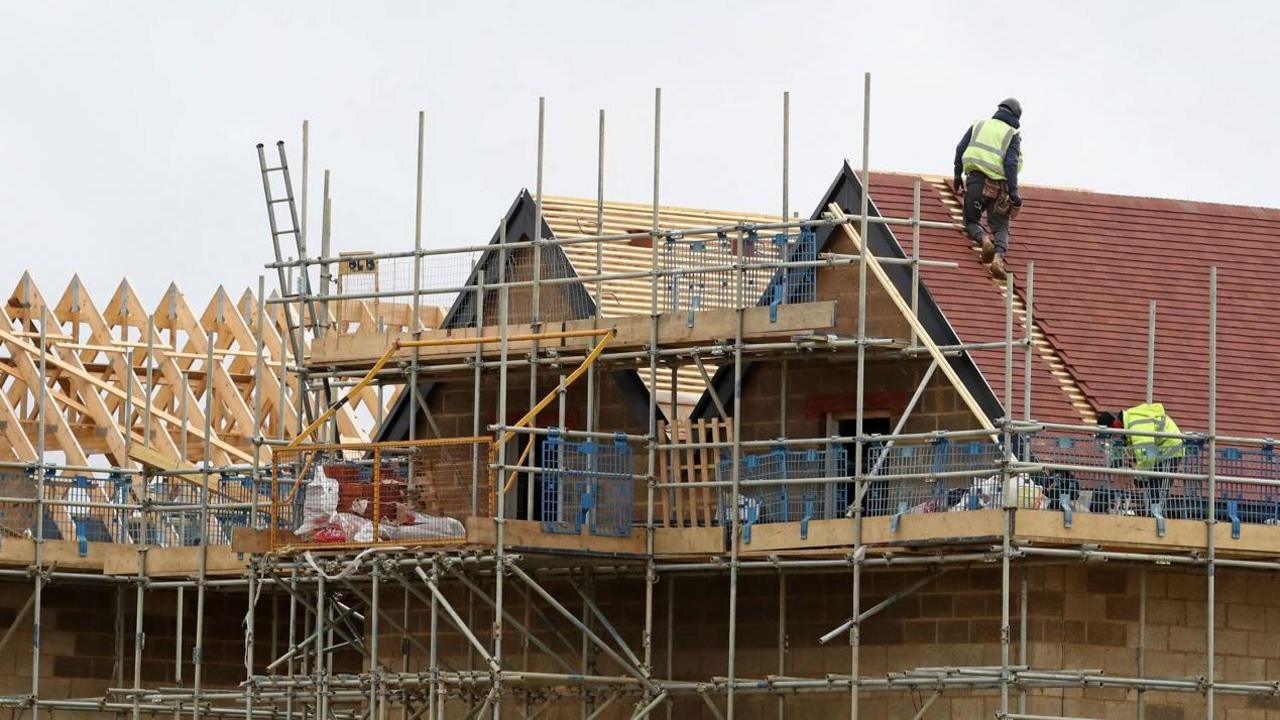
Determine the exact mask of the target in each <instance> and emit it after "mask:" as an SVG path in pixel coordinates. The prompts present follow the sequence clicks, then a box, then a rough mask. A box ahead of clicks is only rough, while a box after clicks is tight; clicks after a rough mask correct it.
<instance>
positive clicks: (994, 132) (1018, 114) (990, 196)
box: [952, 98, 1022, 280]
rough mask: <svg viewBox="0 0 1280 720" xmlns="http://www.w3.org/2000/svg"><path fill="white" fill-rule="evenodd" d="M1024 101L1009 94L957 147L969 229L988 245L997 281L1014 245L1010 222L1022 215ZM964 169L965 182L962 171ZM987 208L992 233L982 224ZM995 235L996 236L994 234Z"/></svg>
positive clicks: (957, 182) (987, 258) (958, 187)
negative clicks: (1010, 232) (1007, 255)
mask: <svg viewBox="0 0 1280 720" xmlns="http://www.w3.org/2000/svg"><path fill="white" fill-rule="evenodd" d="M1021 118H1022V103H1020V102H1018V101H1017V100H1015V99H1014V98H1008V99H1006V100H1004V101H1003V102H1001V103H1000V105H999V106H998V107H997V108H996V112H995V114H994V115H992V116H991V117H990V118H988V119H986V120H979V121H977V122H975V123H974V124H973V125H972V126H971V127H970V128H969V129H968V130H965V132H964V137H962V138H960V144H959V145H957V146H956V161H955V174H954V179H953V180H952V186H953V187H954V188H955V191H956V195H957V196H960V195H963V196H964V229H965V232H966V233H968V234H969V238H970V239H971V240H972V241H973V244H974V245H976V246H978V247H980V248H981V250H982V263H983V264H984V265H986V266H987V270H988V272H990V273H991V276H992V277H994V278H995V279H997V280H1004V278H1005V266H1004V255H1005V252H1007V251H1008V249H1009V221H1010V220H1012V219H1013V218H1016V217H1017V216H1018V212H1019V210H1020V209H1021V208H1022V197H1021V196H1020V195H1018V171H1019V170H1021V169H1022V136H1021V132H1020V130H1019V129H1018V128H1019V126H1020V125H1021ZM962 171H963V172H964V174H965V176H966V177H965V179H964V181H963V182H962V181H961V179H960V173H961V172H962ZM983 211H986V213H987V224H988V225H990V226H991V232H990V233H988V232H985V231H984V230H983V229H982V224H981V222H980V221H981V220H982V213H983ZM993 234H994V235H995V237H994V238H992V235H993Z"/></svg>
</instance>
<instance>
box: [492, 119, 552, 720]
mask: <svg viewBox="0 0 1280 720" xmlns="http://www.w3.org/2000/svg"><path fill="white" fill-rule="evenodd" d="M546 119H547V99H546V98H545V97H539V98H538V170H537V177H536V183H537V184H536V185H535V187H534V192H535V195H534V198H533V238H532V239H533V278H532V280H533V288H532V292H531V298H530V300H531V302H530V312H531V313H532V315H531V316H530V318H529V328H530V330H531V331H532V332H534V333H537V332H540V331H541V330H542V252H543V247H544V246H543V244H542V241H543V237H542V159H543V148H544V146H545V137H546ZM538 361H539V349H538V341H537V340H534V341H533V342H531V343H529V407H530V408H532V407H533V406H534V405H536V404H538V399H539V398H538ZM533 422H534V423H535V424H536V423H537V418H534V420H533ZM535 440H536V438H535V437H534V436H533V435H530V436H529V437H528V440H527V442H529V444H531V445H532V444H533V443H534V441H535ZM532 454H533V453H532V450H530V456H531V457H532ZM535 464H536V460H533V461H531V462H530V463H529V466H530V467H532V466H533V465H535ZM525 477H526V478H528V480H527V481H526V483H525V512H526V513H528V516H529V517H528V519H530V520H532V519H533V503H534V492H533V490H534V485H535V484H536V483H535V480H536V479H537V478H538V475H536V474H534V473H525ZM497 702H501V699H499V700H498V701H497ZM496 704H497V703H495V707H496ZM495 717H496V716H495Z"/></svg>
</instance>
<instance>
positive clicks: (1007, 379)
mask: <svg viewBox="0 0 1280 720" xmlns="http://www.w3.org/2000/svg"><path fill="white" fill-rule="evenodd" d="M1013 293H1014V276H1013V273H1009V275H1008V277H1007V278H1006V279H1005V285H1004V398H1003V402H1004V417H1003V418H1002V422H1003V425H1002V428H1003V430H1002V433H1001V435H1002V439H1003V442H1004V451H1003V453H1002V455H1003V460H1004V462H1002V463H1001V465H1000V468H1001V469H1000V476H1001V477H1000V480H1001V483H1000V484H1001V487H1002V488H1003V489H1002V491H1001V497H1002V498H1003V505H1004V512H1003V516H1004V524H1003V528H1002V531H1001V552H1000V712H1001V713H1002V715H1001V717H1004V716H1007V715H1008V714H1009V685H1010V684H1011V680H1012V678H1011V676H1010V669H1009V666H1010V665H1011V663H1012V660H1011V658H1010V644H1011V643H1012V637H1011V636H1012V634H1013V631H1012V628H1011V626H1010V603H1009V596H1010V594H1012V592H1013V588H1012V587H1011V576H1010V573H1011V571H1012V567H1011V564H1012V560H1013V547H1012V545H1011V542H1010V534H1011V533H1012V532H1013V514H1014V508H1015V507H1017V504H1018V498H1019V497H1020V496H1021V494H1022V488H1021V487H1014V482H1013V478H1012V477H1011V476H1010V474H1009V465H1010V463H1012V462H1013V436H1012V434H1011V433H1010V428H1011V427H1012V426H1011V422H1012V420H1013V413H1012V408H1013Z"/></svg>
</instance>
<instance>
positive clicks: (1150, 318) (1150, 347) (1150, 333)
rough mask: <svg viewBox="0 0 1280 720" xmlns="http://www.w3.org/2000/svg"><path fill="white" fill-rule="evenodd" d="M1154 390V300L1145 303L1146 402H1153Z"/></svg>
mask: <svg viewBox="0 0 1280 720" xmlns="http://www.w3.org/2000/svg"><path fill="white" fill-rule="evenodd" d="M1155 391H1156V301H1155V300H1152V301H1151V302H1150V303H1148V305H1147V402H1149V403H1150V402H1155Z"/></svg>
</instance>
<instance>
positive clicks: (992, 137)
mask: <svg viewBox="0 0 1280 720" xmlns="http://www.w3.org/2000/svg"><path fill="white" fill-rule="evenodd" d="M1017 134H1018V128H1016V127H1014V126H1012V125H1010V124H1009V123H1007V122H1005V121H1003V120H996V119H995V118H989V119H987V120H979V121H978V122H976V123H974V124H973V130H972V132H970V134H969V145H968V146H967V147H965V149H964V154H963V155H961V156H960V159H961V161H962V162H963V163H964V171H965V172H974V171H975V170H976V171H978V172H980V173H982V174H983V175H986V176H987V177H989V178H991V179H992V180H1004V179H1005V176H1004V156H1005V153H1007V152H1008V151H1009V143H1011V142H1013V136H1014V135H1017ZM1018 170H1022V153H1021V152H1019V153H1018Z"/></svg>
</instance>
